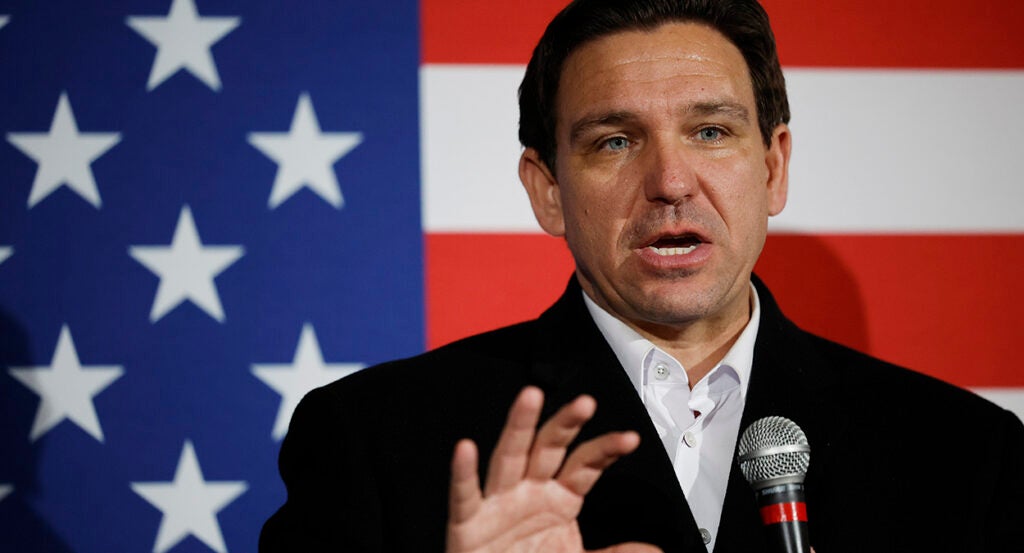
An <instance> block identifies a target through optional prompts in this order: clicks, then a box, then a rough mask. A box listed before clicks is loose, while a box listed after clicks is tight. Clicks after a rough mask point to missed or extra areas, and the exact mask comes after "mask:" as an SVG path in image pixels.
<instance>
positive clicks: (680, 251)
mask: <svg viewBox="0 0 1024 553" xmlns="http://www.w3.org/2000/svg"><path fill="white" fill-rule="evenodd" d="M648 247H649V248H651V249H652V250H654V253H656V254H658V255H660V256H668V255H686V254H688V253H690V252H692V251H693V250H696V249H697V244H694V245H692V246H686V247H685V248H659V247H657V246H648Z"/></svg>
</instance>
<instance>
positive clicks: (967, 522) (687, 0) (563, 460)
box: [261, 0, 1024, 553]
mask: <svg viewBox="0 0 1024 553" xmlns="http://www.w3.org/2000/svg"><path fill="white" fill-rule="evenodd" d="M520 109H521V121H520V139H521V141H522V142H523V145H524V146H525V151H524V153H523V155H522V158H521V161H520V166H519V173H520V177H521V180H522V182H523V184H524V186H525V188H526V191H527V193H528V195H529V197H530V201H531V205H532V207H533V210H534V213H535V214H536V216H537V220H538V222H539V223H540V225H541V227H543V228H544V230H545V231H547V232H548V233H550V234H553V235H556V236H564V237H565V240H566V243H567V244H568V247H569V249H570V251H571V252H572V255H573V258H574V259H575V262H576V271H575V275H574V277H573V279H572V280H571V281H570V284H569V286H568V289H567V290H566V292H565V294H564V295H563V297H562V298H561V299H560V300H559V301H558V302H557V303H556V304H555V305H554V306H552V307H551V308H550V309H549V310H548V311H546V312H545V313H544V314H543V315H542V316H541V317H540V318H539V319H537V320H536V321H531V322H528V323H524V324H520V325H516V326H513V327H509V328H506V329H501V330H498V331H495V332H491V333H487V334H483V335H480V336H476V337H473V338H469V339H467V340H464V341H461V342H458V343H455V344H452V345H450V346H446V347H444V348H441V349H439V350H436V351H433V352H430V353H427V354H424V355H422V356H419V357H417V358H413V359H409V360H404V361H398V362H394V363H389V364H385V365H382V366H379V367H376V368H373V369H368V370H366V371H363V372H361V373H357V374H356V375H353V376H351V377H349V378H346V379H344V380H343V381H340V382H337V383H334V384H332V385H330V386H327V387H325V388H322V389H319V390H317V391H314V392H312V393H311V394H310V395H309V396H308V397H307V398H306V399H305V400H304V401H303V403H302V405H300V406H299V408H298V409H297V410H296V413H295V415H294V418H293V422H292V426H291V428H290V430H289V434H288V437H287V438H286V440H285V442H284V444H283V447H282V452H281V472H282V477H283V478H284V480H285V483H286V484H287V486H288V492H289V496H288V501H287V503H286V504H285V505H284V506H283V507H282V508H281V510H280V511H278V513H277V514H275V515H274V517H272V518H271V519H270V520H269V521H268V522H267V524H266V526H265V527H264V531H263V534H262V536H261V550H263V551H268V552H269V551H437V550H441V549H442V548H443V547H445V548H447V550H448V551H451V552H458V551H581V550H582V549H583V548H587V549H597V548H608V549H607V550H608V551H621V552H625V551H635V552H641V551H644V552H647V551H658V550H659V549H660V550H662V551H665V552H675V551H680V552H682V551H699V552H705V551H715V552H723V551H726V552H756V551H767V550H768V548H767V547H768V546H767V542H766V539H765V534H764V532H763V531H762V530H761V522H760V519H759V514H758V509H757V506H756V504H755V501H754V496H753V493H752V491H751V489H750V487H749V486H748V485H747V483H746V482H745V481H743V479H742V476H741V475H740V474H739V471H738V470H737V467H736V463H735V444H736V438H737V435H738V433H739V432H740V431H741V429H742V428H745V427H746V426H747V425H748V424H749V423H750V422H752V421H754V420H756V419H759V418H761V417H764V416H768V415H782V416H786V417H787V418H790V419H792V420H793V421H795V422H796V423H797V424H799V425H800V426H801V427H802V428H803V430H804V431H805V432H806V434H807V437H808V441H809V443H810V445H811V448H812V460H811V466H810V470H809V471H808V474H807V480H806V486H807V505H808V515H809V519H810V540H811V543H812V545H814V548H815V549H816V550H817V551H818V553H829V552H832V551H1007V550H1020V549H1021V548H1022V547H1024V476H1022V474H1024V471H1022V470H1021V469H1022V467H1024V428H1022V425H1021V423H1020V421H1019V420H1018V419H1016V417H1014V416H1013V415H1011V414H1009V413H1008V412H1006V411H1003V410H1001V409H998V408H996V407H995V406H993V405H991V404H989V403H987V402H985V401H983V400H981V399H979V398H977V397H975V396H973V395H971V394H969V393H967V392H964V391H962V390H958V389H955V388H953V387H952V386H949V385H946V384H943V383H940V382H938V381H935V380H932V379H930V378H927V377H924V376H921V375H918V374H916V373H912V372H910V371H906V370H903V369H899V368H896V367H893V366H890V365H887V364H885V363H883V362H881V361H878V360H875V359H871V358H869V357H867V356H864V355H861V354H858V353H856V352H853V351H851V350H848V349H846V348H843V347H841V346H839V345H836V344H833V343H830V342H827V341H825V340H822V339H820V338H817V337H814V336H811V335H809V334H806V333H804V332H802V331H800V330H799V329H797V328H796V327H795V326H794V325H793V324H792V323H790V322H789V321H788V320H786V319H785V318H784V317H783V315H782V314H781V312H780V311H779V308H778V306H776V305H775V302H774V300H773V299H772V297H771V294H770V293H769V292H768V290H767V289H766V288H765V287H764V286H763V284H761V283H760V282H759V281H758V280H757V279H756V278H753V277H752V270H753V266H754V263H755V261H756V260H757V257H758V255H759V254H760V251H761V248H762V246H763V244H764V240H765V236H766V233H767V220H768V217H770V216H772V215H775V214H777V213H779V212H780V211H781V210H782V209H783V207H784V205H785V201H786V196H787V169H788V163H789V157H790V148H791V138H790V132H789V129H788V127H787V125H786V123H787V121H788V119H789V109H788V104H787V100H786V95H785V87H784V81H783V78H782V74H781V70H780V69H779V64H778V59H777V55H776V52H775V45H774V38H773V36H772V33H771V30H770V28H769V26H768V20H767V16H766V15H765V14H764V12H763V10H762V9H761V8H760V6H759V5H757V3H756V2H755V1H754V0H724V1H720V2H715V1H713V0H675V1H671V0H646V1H643V0H638V1H633V2H625V1H620V2H610V1H605V0H581V1H577V2H574V3H573V4H571V5H570V6H569V7H567V8H566V9H565V10H563V12H562V13H561V14H559V16H558V17H556V19H555V20H554V21H553V22H552V23H551V25H550V26H549V27H548V29H547V31H546V32H545V35H544V37H542V39H541V41H540V43H539V45H538V46H537V49H536V50H535V51H534V54H533V57H532V59H531V61H530V64H529V66H528V68H527V73H526V77H525V78H524V81H523V85H522V87H521V89H520ZM752 279H753V280H752ZM513 398H515V399H514V400H513ZM509 403H511V404H512V407H511V409H510V411H509V412H508V416H507V419H505V416H504V414H503V406H505V405H508V404H509ZM503 419H504V420H505V422H504V426H503ZM540 421H544V422H543V424H542V425H541V427H540V429H539V430H535V429H536V427H537V425H538V423H539V422H540ZM463 438H466V439H463ZM452 451H454V454H453V453H452ZM481 457H482V458H481ZM479 467H487V468H486V471H484V472H483V474H482V475H481V473H480V471H479ZM481 476H482V478H481ZM481 480H482V481H483V482H484V484H483V488H482V489H481V484H480V482H481Z"/></svg>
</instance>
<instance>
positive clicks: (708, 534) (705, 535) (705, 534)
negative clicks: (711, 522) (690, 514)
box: [700, 528, 711, 545]
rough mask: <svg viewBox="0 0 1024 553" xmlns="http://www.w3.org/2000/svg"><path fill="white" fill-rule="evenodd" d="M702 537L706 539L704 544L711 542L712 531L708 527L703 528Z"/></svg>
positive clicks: (701, 530)
mask: <svg viewBox="0 0 1024 553" xmlns="http://www.w3.org/2000/svg"><path fill="white" fill-rule="evenodd" d="M700 539H702V540H704V545H707V544H709V543H711V532H708V529H707V528H701V529H700Z"/></svg>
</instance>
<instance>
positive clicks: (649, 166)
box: [642, 137, 697, 205]
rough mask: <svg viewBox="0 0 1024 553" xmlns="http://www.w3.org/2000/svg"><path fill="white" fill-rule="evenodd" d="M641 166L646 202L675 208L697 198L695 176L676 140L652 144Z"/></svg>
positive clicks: (681, 145) (688, 160)
mask: <svg viewBox="0 0 1024 553" xmlns="http://www.w3.org/2000/svg"><path fill="white" fill-rule="evenodd" d="M642 162H643V171H644V194H645V195H646V197H647V200H648V201H650V202H655V203H664V204H673V205H674V204H677V203H680V202H683V201H686V200H688V199H690V198H692V197H693V195H694V194H696V192H697V173H696V171H695V168H694V166H693V163H691V160H690V159H689V158H688V156H687V152H686V150H685V146H684V145H683V144H682V143H681V142H680V140H679V138H678V137H672V138H666V139H664V140H657V141H653V142H651V143H650V147H648V148H647V150H646V151H645V152H644V159H643V160H642Z"/></svg>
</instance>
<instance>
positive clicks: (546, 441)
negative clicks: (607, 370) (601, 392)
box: [526, 396, 597, 480]
mask: <svg viewBox="0 0 1024 553" xmlns="http://www.w3.org/2000/svg"><path fill="white" fill-rule="evenodd" d="M596 408H597V402H596V401H594V398H592V397H590V396H580V397H578V398H576V399H575V400H574V401H573V402H572V403H569V404H567V405H565V406H563V407H562V408H561V409H559V410H558V412H557V413H555V415H554V416H553V417H551V419H549V420H548V421H547V422H545V423H544V426H542V427H541V429H540V431H539V432H538V433H537V439H536V441H535V442H534V444H533V449H532V450H531V452H530V461H529V465H528V467H527V470H526V477H527V478H532V479H534V480H546V479H549V478H552V477H554V476H555V474H556V473H557V472H558V469H560V468H561V467H562V461H564V460H565V454H566V451H567V449H568V447H569V444H570V443H572V441H573V440H574V439H576V436H577V435H578V434H579V433H580V430H581V429H582V428H583V425H584V424H585V423H586V422H587V421H588V420H590V418H591V417H593V416H594V410H595V409H596Z"/></svg>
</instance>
